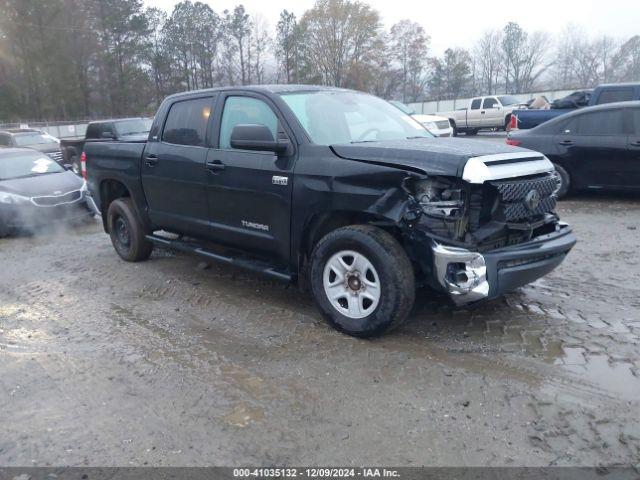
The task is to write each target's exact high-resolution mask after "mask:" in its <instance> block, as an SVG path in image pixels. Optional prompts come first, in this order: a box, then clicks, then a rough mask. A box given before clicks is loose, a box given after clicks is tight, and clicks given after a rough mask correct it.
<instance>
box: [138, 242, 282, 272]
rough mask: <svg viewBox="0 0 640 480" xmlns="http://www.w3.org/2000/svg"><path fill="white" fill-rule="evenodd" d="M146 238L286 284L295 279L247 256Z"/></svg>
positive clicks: (191, 244) (274, 267)
mask: <svg viewBox="0 0 640 480" xmlns="http://www.w3.org/2000/svg"><path fill="white" fill-rule="evenodd" d="M145 238H146V239H147V240H149V241H150V242H152V243H154V244H155V245H160V246H162V247H167V248H171V249H173V250H178V251H180V252H185V253H192V254H195V255H199V256H201V257H205V258H208V259H210V260H215V261H217V262H222V263H226V264H228V265H234V266H236V267H240V268H244V269H245V270H250V271H252V272H256V273H260V274H262V275H266V276H268V277H271V278H275V279H277V280H280V281H284V282H291V281H292V280H293V277H292V276H291V274H289V273H287V272H285V271H282V270H279V269H278V268H277V267H276V266H274V265H271V264H269V263H267V262H264V261H261V260H257V259H253V258H249V257H247V256H242V255H238V256H233V255H230V254H221V253H216V252H213V251H211V250H207V249H205V248H203V247H202V246H201V245H199V244H197V243H192V242H187V241H184V240H180V239H175V240H174V239H170V238H166V237H162V236H160V235H146V236H145Z"/></svg>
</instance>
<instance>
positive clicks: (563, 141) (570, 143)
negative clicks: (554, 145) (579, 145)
mask: <svg viewBox="0 0 640 480" xmlns="http://www.w3.org/2000/svg"><path fill="white" fill-rule="evenodd" d="M560 145H564V146H566V147H570V146H571V145H573V142H572V141H571V140H562V141H561V142H560Z"/></svg>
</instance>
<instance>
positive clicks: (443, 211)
mask: <svg viewBox="0 0 640 480" xmlns="http://www.w3.org/2000/svg"><path fill="white" fill-rule="evenodd" d="M414 194H415V198H416V199H417V200H418V203H419V204H420V208H422V211H423V212H424V213H425V214H426V215H429V216H431V217H438V218H450V219H452V220H454V219H458V218H460V217H462V215H463V214H464V206H465V190H464V188H463V187H462V184H461V182H460V181H459V180H457V179H450V178H444V177H433V178H428V179H426V180H420V181H419V182H416V184H415V187H414Z"/></svg>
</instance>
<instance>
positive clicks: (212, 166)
mask: <svg viewBox="0 0 640 480" xmlns="http://www.w3.org/2000/svg"><path fill="white" fill-rule="evenodd" d="M225 168H226V165H225V164H224V163H222V162H221V161H220V160H214V161H213V162H207V170H209V171H210V172H220V171H222V170H224V169H225Z"/></svg>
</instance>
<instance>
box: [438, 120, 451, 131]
mask: <svg viewBox="0 0 640 480" xmlns="http://www.w3.org/2000/svg"><path fill="white" fill-rule="evenodd" d="M435 124H436V127H438V130H444V129H445V128H449V127H450V126H451V125H450V124H449V120H438V121H437V122H435Z"/></svg>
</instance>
